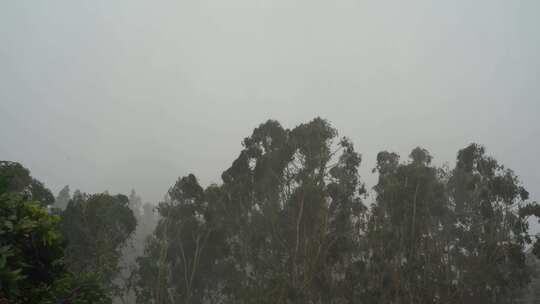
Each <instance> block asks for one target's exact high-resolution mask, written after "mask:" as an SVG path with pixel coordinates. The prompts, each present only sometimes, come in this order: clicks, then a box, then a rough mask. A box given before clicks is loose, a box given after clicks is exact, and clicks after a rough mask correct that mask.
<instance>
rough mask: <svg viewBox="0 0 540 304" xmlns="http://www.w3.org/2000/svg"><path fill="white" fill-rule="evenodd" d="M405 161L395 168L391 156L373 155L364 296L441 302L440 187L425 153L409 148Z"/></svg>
mask: <svg viewBox="0 0 540 304" xmlns="http://www.w3.org/2000/svg"><path fill="white" fill-rule="evenodd" d="M409 157H410V159H411V160H410V162H408V163H399V156H398V155H397V154H395V153H390V152H386V151H383V152H380V153H379V154H378V155H377V167H376V168H375V169H374V171H377V172H378V173H379V181H378V183H377V185H376V186H375V187H374V190H375V193H376V201H375V203H374V204H373V206H372V209H371V214H370V219H369V223H368V228H367V242H368V244H369V259H368V271H369V278H370V280H369V281H367V282H366V283H367V284H366V285H365V287H366V289H365V291H364V297H365V298H366V299H369V300H370V301H373V302H376V303H433V300H434V299H440V301H441V303H447V302H449V301H451V297H450V296H449V295H448V292H447V288H448V286H447V285H448V278H447V277H446V269H448V267H449V265H448V263H447V257H446V256H445V250H444V248H445V245H446V244H445V240H446V239H447V231H446V227H447V226H448V220H449V210H448V204H447V202H448V201H447V195H446V191H445V183H444V180H443V178H442V176H441V174H440V171H439V170H438V169H437V168H435V167H433V166H431V165H430V163H431V156H430V155H429V153H428V151H427V150H425V149H422V148H415V149H414V150H413V151H412V152H411V154H410V156H409Z"/></svg>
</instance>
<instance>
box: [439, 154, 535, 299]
mask: <svg viewBox="0 0 540 304" xmlns="http://www.w3.org/2000/svg"><path fill="white" fill-rule="evenodd" d="M449 190H450V198H451V203H452V207H453V208H454V212H455V216H456V225H455V226H456V230H455V236H456V239H455V243H454V244H453V247H452V250H451V254H452V256H453V257H452V259H453V265H454V268H455V269H456V281H455V285H456V287H457V288H456V293H455V297H456V301H457V302H460V303H464V302H481V303H488V302H489V303H507V302H509V301H511V299H512V297H513V296H514V294H513V291H514V290H517V289H519V287H522V286H523V285H525V284H527V283H528V282H529V278H530V269H529V267H528V266H527V265H526V263H525V246H526V245H528V244H530V243H531V242H532V239H531V236H530V235H529V229H528V224H527V216H529V215H535V214H534V213H535V211H536V210H537V209H536V208H538V207H537V205H536V204H535V203H530V202H529V201H528V198H529V193H528V192H527V191H526V190H525V189H524V188H523V186H522V185H521V183H520V181H519V179H518V177H517V176H516V175H515V174H514V172H513V171H512V170H511V169H508V168H505V167H504V166H503V165H500V164H499V163H498V162H497V161H496V160H495V159H494V158H492V157H490V156H487V155H486V154H485V149H484V147H482V146H480V145H477V144H471V145H469V146H468V147H466V148H464V149H462V150H460V151H459V152H458V156H457V163H456V167H455V169H454V170H453V171H452V176H451V178H450V181H449ZM536 215H538V214H536Z"/></svg>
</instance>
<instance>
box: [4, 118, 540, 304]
mask: <svg viewBox="0 0 540 304" xmlns="http://www.w3.org/2000/svg"><path fill="white" fill-rule="evenodd" d="M361 161H362V158H361V155H360V154H359V153H358V152H356V150H355V149H354V146H353V144H352V142H351V141H350V140H349V139H347V138H345V137H338V133H337V131H336V130H335V129H334V128H333V127H332V126H331V125H330V124H329V123H328V122H327V121H326V120H323V119H320V118H316V119H314V120H312V121H310V122H307V123H304V124H301V125H299V126H297V127H295V128H293V129H285V128H283V127H282V126H281V125H280V124H279V123H278V122H277V121H272V120H270V121H267V122H266V123H263V124H261V125H260V126H259V127H257V128H256V129H255V130H254V131H253V133H252V134H251V136H249V137H247V138H245V139H244V140H243V149H242V150H241V151H240V153H239V155H238V157H237V158H236V159H235V160H234V161H233V162H232V165H231V166H230V167H229V168H228V169H226V170H225V171H224V172H223V174H222V176H221V177H222V183H221V184H212V185H210V186H208V187H202V186H201V185H200V184H199V182H198V180H197V178H196V177H195V176H194V175H193V174H189V175H186V176H184V177H181V178H179V179H178V180H177V181H176V183H175V184H174V185H173V186H172V187H171V188H170V190H169V191H168V193H167V195H166V197H165V199H164V200H163V201H162V202H160V203H159V204H158V205H157V207H156V210H157V213H158V216H159V217H156V216H155V215H154V213H153V211H152V209H153V208H152V206H151V205H149V204H142V201H141V199H140V197H138V195H137V194H136V193H135V192H134V191H132V193H131V194H130V195H129V196H124V195H110V194H108V193H99V194H92V195H89V194H84V193H81V192H80V191H76V192H75V193H74V194H73V196H71V195H70V191H69V188H64V189H63V190H62V191H60V193H59V195H58V197H57V198H56V199H54V197H52V195H51V194H50V191H48V190H47V189H46V188H45V187H44V186H43V184H42V183H40V182H39V181H36V180H35V179H33V178H31V177H30V175H29V172H28V171H27V170H26V169H24V168H23V167H22V166H21V165H19V164H17V163H12V162H0V193H1V194H0V210H1V211H0V212H1V213H0V237H1V239H0V241H1V244H0V279H1V281H0V282H1V285H0V303H2V302H1V301H2V300H1V299H6V300H8V301H10V302H9V303H41V302H36V301H35V299H51V300H47V301H49V302H46V301H43V303H110V302H111V301H113V300H114V301H115V302H118V303H135V302H136V303H141V304H142V303H145V304H146V303H151V304H173V303H283V304H285V303H313V304H315V303H321V304H326V303H335V304H338V303H382V304H405V303H407V304H412V303H415V304H416V303H420V304H421V303H441V304H442V303H449V304H453V303H456V304H457V303H524V301H529V302H530V301H538V300H540V299H536V296H535V293H534V290H533V291H529V292H527V296H524V293H525V290H526V289H527V288H529V289H530V288H531V286H538V285H531V284H530V282H531V280H532V279H534V276H535V268H534V265H539V264H538V262H537V261H536V258H537V257H538V258H540V236H539V235H532V234H531V233H530V231H529V226H528V222H529V218H531V217H538V218H540V205H538V204H537V203H536V202H533V201H531V200H530V199H529V193H528V192H527V191H526V190H525V189H524V188H523V186H522V184H521V182H520V181H519V179H518V177H517V176H516V175H515V173H514V172H513V171H512V170H511V169H508V168H505V167H504V166H503V165H501V164H499V163H498V162H497V161H496V160H495V159H494V158H492V157H490V156H489V155H488V154H486V151H485V149H484V147H482V146H480V145H478V144H471V145H469V146H467V147H465V148H463V149H461V150H459V151H458V152H457V159H456V163H455V166H454V167H453V168H449V167H448V166H442V167H437V166H435V165H433V164H432V162H431V161H432V156H431V155H430V153H429V152H428V151H427V150H425V149H423V148H420V147H418V148H415V149H413V150H412V151H411V153H410V155H409V158H408V160H405V161H402V160H400V156H399V155H398V154H396V153H393V152H389V151H382V152H380V153H378V155H377V159H376V165H375V168H374V169H373V171H374V172H376V173H378V181H377V184H376V185H375V186H374V187H373V191H372V195H373V196H372V201H373V203H371V204H367V203H366V202H365V200H366V196H367V193H368V191H367V189H366V187H365V185H364V183H363V182H362V180H361V179H360V176H359V173H358V169H359V166H360V164H361ZM17 172H18V173H17ZM370 195H371V194H370ZM51 197H52V198H51ZM54 201H56V202H55V203H54V204H53V202H54ZM39 202H41V203H39ZM44 206H50V207H49V211H48V212H46V211H45V210H47V209H45V208H44ZM51 207H52V208H51ZM14 227H15V228H14ZM536 267H537V266H536ZM62 301H63V302H62ZM530 303H534V302H530Z"/></svg>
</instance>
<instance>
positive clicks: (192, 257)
mask: <svg viewBox="0 0 540 304" xmlns="http://www.w3.org/2000/svg"><path fill="white" fill-rule="evenodd" d="M168 194H169V198H168V200H167V201H165V202H162V203H160V205H159V207H158V212H159V214H160V215H161V219H160V221H159V222H158V225H157V227H156V229H155V232H154V234H153V235H152V236H151V237H150V238H149V239H148V241H147V244H146V249H145V256H143V257H141V258H139V259H138V263H139V270H138V275H139V281H138V299H137V302H141V303H160V304H161V303H201V302H202V300H203V297H204V296H205V294H206V291H207V289H208V287H209V286H211V284H212V280H213V270H214V269H213V266H214V263H213V262H214V261H216V260H217V259H218V258H219V257H221V256H223V252H222V251H221V250H220V249H223V248H224V246H225V244H224V243H223V241H224V239H223V237H222V234H221V233H220V232H219V230H220V229H219V223H218V222H217V221H215V219H217V218H218V217H217V214H216V213H215V210H213V209H212V207H213V205H210V204H209V203H208V201H206V200H205V193H204V190H203V188H202V187H201V186H200V185H199V183H198V181H197V179H196V177H195V176H194V175H191V174H190V175H188V176H186V177H183V178H180V179H178V181H177V182H176V184H175V185H174V186H173V187H172V188H171V189H170V190H169V192H168Z"/></svg>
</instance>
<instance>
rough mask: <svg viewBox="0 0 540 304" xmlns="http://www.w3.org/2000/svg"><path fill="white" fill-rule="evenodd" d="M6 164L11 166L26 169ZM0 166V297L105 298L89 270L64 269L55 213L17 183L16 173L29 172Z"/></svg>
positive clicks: (17, 300) (79, 300)
mask: <svg viewBox="0 0 540 304" xmlns="http://www.w3.org/2000/svg"><path fill="white" fill-rule="evenodd" d="M9 164H10V165H9V167H10V168H16V169H17V170H15V171H17V172H28V171H27V170H26V169H24V167H22V166H21V165H19V164H16V163H9ZM21 168H22V169H21ZM0 172H3V175H2V176H1V177H0V184H2V185H3V188H2V189H1V190H0V302H3V301H4V300H5V301H8V303H15V304H17V303H80V304H83V303H99V304H106V303H110V298H109V297H108V296H107V295H106V293H105V292H104V290H103V289H102V288H101V287H100V285H99V284H98V282H97V281H96V279H95V278H93V277H92V275H84V276H74V275H73V274H71V273H69V272H68V271H67V270H66V267H65V265H64V247H65V241H64V240H63V238H62V236H61V234H60V231H59V229H58V223H59V221H60V218H59V216H58V215H52V214H50V213H49V212H48V211H47V209H46V208H44V207H43V204H42V203H40V202H37V201H29V200H28V199H27V198H26V197H25V196H24V194H21V193H20V192H21V191H20V189H21V188H18V187H19V186H17V185H18V184H19V181H20V180H21V179H20V177H21V176H23V177H24V176H29V174H26V175H24V174H23V175H18V174H5V173H6V172H10V171H9V170H6V171H2V170H0ZM12 178H13V179H15V181H13V180H11V179H12ZM6 185H7V186H6ZM21 187H23V188H24V186H21ZM41 187H43V189H46V188H45V187H44V186H43V185H42V184H41ZM47 191H48V190H47ZM33 196H34V195H33Z"/></svg>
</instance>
